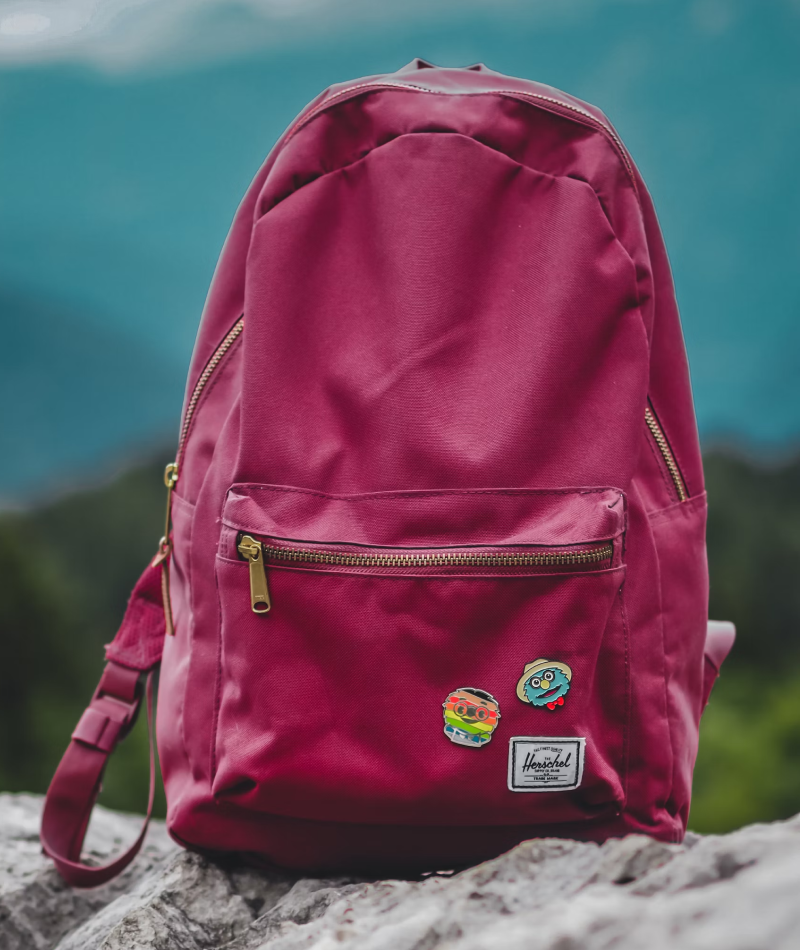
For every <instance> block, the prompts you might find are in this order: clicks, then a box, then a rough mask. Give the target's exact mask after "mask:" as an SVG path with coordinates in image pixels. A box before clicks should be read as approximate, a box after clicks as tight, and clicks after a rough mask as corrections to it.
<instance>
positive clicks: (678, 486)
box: [644, 406, 689, 501]
mask: <svg viewBox="0 0 800 950" xmlns="http://www.w3.org/2000/svg"><path fill="white" fill-rule="evenodd" d="M644 421H645V422H646V423H647V428H648V429H649V430H650V432H651V433H652V436H653V439H654V440H655V443H656V445H657V446H658V450H659V452H661V455H662V457H663V459H664V464H665V465H666V466H667V470H668V471H669V474H670V475H671V476H672V481H673V482H674V483H675V491H677V493H678V500H679V501H686V499H687V498H688V497H689V494H688V492H687V491H686V486H685V485H684V483H683V478H682V476H681V473H680V469H679V468H678V463H677V462H676V461H675V456H674V455H673V454H672V449H671V448H670V447H669V442H667V437H666V436H665V435H664V432H663V430H662V429H661V426H660V425H659V424H658V420H657V419H656V417H655V415H654V414H653V411H652V409H651V408H650V407H649V406H648V407H647V408H646V409H645V411H644Z"/></svg>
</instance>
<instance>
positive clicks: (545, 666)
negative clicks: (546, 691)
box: [517, 658, 572, 703]
mask: <svg viewBox="0 0 800 950" xmlns="http://www.w3.org/2000/svg"><path fill="white" fill-rule="evenodd" d="M541 670H561V672H562V673H563V674H564V676H566V678H567V680H571V679H572V670H571V669H570V668H569V667H568V666H567V664H566V663H561V662H560V661H559V660H545V659H544V658H542V659H539V660H534V661H533V663H528V664H526V666H525V669H524V670H523V671H522V676H521V677H520V679H519V682H518V683H517V696H519V698H520V699H521V700H522V701H523V703H526V702H527V701H528V698H527V697H526V695H525V693H524V690H523V687H524V686H525V684H526V683H527V682H528V680H529V679H530V678H531V677H532V676H535V675H536V674H537V673H539V672H540V671H541Z"/></svg>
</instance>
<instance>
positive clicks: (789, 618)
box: [689, 453, 800, 832]
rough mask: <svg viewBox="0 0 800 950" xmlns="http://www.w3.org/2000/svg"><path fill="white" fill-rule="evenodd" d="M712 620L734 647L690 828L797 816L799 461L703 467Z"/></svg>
mask: <svg viewBox="0 0 800 950" xmlns="http://www.w3.org/2000/svg"><path fill="white" fill-rule="evenodd" d="M705 470H706V487H707V490H708V511H709V518H708V560H709V570H710V574H711V604H710V610H709V613H710V615H711V616H712V617H715V618H717V619H719V620H732V621H733V622H734V623H735V624H736V633H737V638H736V644H735V646H734V649H733V651H732V653H731V655H730V657H729V658H728V659H727V660H726V662H725V665H724V667H723V669H722V676H721V677H720V679H719V680H718V682H717V684H716V685H715V686H714V691H713V693H712V696H711V702H710V703H709V705H708V708H707V709H706V712H705V714H704V715H703V720H702V724H701V729H700V752H699V755H698V758H697V767H696V769H695V776H694V789H693V792H694V795H693V802H692V811H691V815H690V817H689V826H690V827H691V828H692V829H693V830H695V831H702V832H723V831H730V830H732V829H734V828H738V827H741V826H742V825H744V824H747V823H749V822H753V821H769V820H772V819H777V818H786V817H788V816H790V815H793V814H795V813H796V812H798V811H800V636H798V634H800V584H799V583H798V578H800V461H795V462H793V463H792V464H790V465H785V466H781V467H779V468H762V467H759V466H756V465H752V464H750V463H748V462H746V461H744V460H743V459H739V458H732V457H731V456H729V455H724V454H717V453H715V454H710V455H708V456H706V458H705Z"/></svg>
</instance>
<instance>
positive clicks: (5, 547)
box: [0, 460, 165, 814]
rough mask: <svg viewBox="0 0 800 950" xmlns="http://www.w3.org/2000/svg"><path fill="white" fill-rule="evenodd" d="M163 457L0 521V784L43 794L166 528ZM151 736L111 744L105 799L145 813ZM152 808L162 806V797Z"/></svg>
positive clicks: (139, 733) (141, 731) (140, 728)
mask: <svg viewBox="0 0 800 950" xmlns="http://www.w3.org/2000/svg"><path fill="white" fill-rule="evenodd" d="M163 469H164V465H163V464H162V463H161V461H160V460H159V461H157V462H153V463H151V464H148V465H145V466H142V467H140V468H136V469H133V470H131V471H129V472H126V473H125V474H123V475H122V476H120V477H118V478H116V479H115V480H114V481H112V482H111V483H109V484H108V485H104V486H102V487H100V488H97V489H94V490H91V491H85V492H80V493H75V494H72V495H69V496H67V497H65V498H62V499H60V500H58V501H55V502H53V503H51V504H48V505H45V506H42V507H40V508H37V509H36V510H34V511H32V512H29V513H24V514H18V513H10V514H4V515H2V516H0V577H2V587H1V588H0V642H2V644H3V663H2V664H0V788H2V789H5V790H9V791H23V790H24V791H36V792H43V791H45V789H46V788H47V785H48V783H49V781H50V778H51V777H52V774H53V771H54V770H55V767H56V765H57V764H58V761H59V759H60V758H61V755H62V753H63V751H64V749H65V748H66V746H67V744H68V742H69V737H70V734H71V732H72V730H73V728H74V727H75V724H76V722H77V721H78V718H79V717H80V714H81V713H82V712H83V709H84V708H85V706H86V704H87V702H88V701H89V699H90V697H91V695H92V692H93V691H94V688H95V686H96V685H97V681H98V679H99V678H100V673H101V672H102V669H103V645H104V644H105V643H107V642H108V641H109V640H111V638H112V637H113V636H114V633H115V631H116V629H117V627H118V626H119V623H120V621H121V619H122V615H123V613H124V611H125V605H126V603H127V599H128V596H129V595H130V592H131V589H132V587H133V585H134V584H135V583H136V579H137V578H138V576H139V574H140V573H141V572H142V569H143V567H144V566H145V565H146V564H147V562H148V560H149V558H151V557H152V555H153V553H154V551H155V549H156V545H157V542H158V538H159V537H160V535H161V533H162V531H163V520H162V519H163V509H164V502H165V489H164V485H163V481H162V472H163ZM146 769H147V733H146V725H145V716H144V715H142V716H141V717H140V722H138V723H137V725H136V727H135V729H134V731H133V733H132V734H131V736H130V738H129V739H128V740H126V741H125V742H124V743H122V745H121V746H120V747H119V750H118V752H116V753H115V755H114V756H113V757H112V759H111V764H110V766H109V769H108V771H107V773H106V777H105V779H104V783H103V794H102V796H101V801H103V802H104V803H105V804H108V805H109V806H110V807H114V808H121V809H126V810H131V811H142V810H143V809H144V806H145V804H146V802H147V777H146ZM157 811H158V812H159V813H160V814H163V813H164V811H165V806H164V800H163V793H162V792H159V798H158V800H157Z"/></svg>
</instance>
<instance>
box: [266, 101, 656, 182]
mask: <svg viewBox="0 0 800 950" xmlns="http://www.w3.org/2000/svg"><path fill="white" fill-rule="evenodd" d="M357 89H370V90H371V91H372V92H390V91H392V90H394V89H399V90H400V91H401V92H422V93H425V94H426V95H431V96H454V97H455V96H458V97H464V98H476V97H478V96H496V97H497V98H507V99H514V100H515V101H517V102H521V103H522V104H523V105H526V106H533V108H538V109H540V110H542V111H543V112H549V113H550V114H551V115H553V114H555V115H559V116H561V118H565V119H571V120H572V121H573V122H577V123H578V124H579V125H582V126H583V127H584V128H588V129H591V130H592V131H593V132H599V133H600V134H601V135H602V136H603V138H604V139H606V141H607V142H608V143H609V144H610V145H611V147H612V149H613V150H614V152H615V153H616V154H617V157H618V158H619V159H621V161H622V165H623V167H624V168H625V172H626V174H627V175H628V178H629V179H630V183H631V186H632V188H633V193H634V195H635V196H636V199H637V201H638V200H639V190H638V187H637V185H636V177H635V175H634V174H633V166H632V165H631V162H630V159H629V157H628V155H627V152H626V150H625V147H624V146H623V144H622V140H621V139H620V138H619V136H618V135H617V133H616V132H615V131H614V130H613V129H611V128H610V127H609V126H607V125H605V124H604V123H603V122H601V121H600V120H599V119H597V118H595V117H594V116H593V115H592V114H591V113H589V112H585V111H584V110H583V109H581V108H580V107H578V106H573V105H571V104H569V103H566V102H561V101H560V100H559V99H556V98H555V96H552V97H551V96H545V95H543V94H541V93H525V92H522V91H520V90H517V89H490V90H483V91H481V92H456V93H453V92H445V91H443V90H439V89H429V88H427V87H426V86H416V85H413V84H412V83H395V82H386V83H377V82H366V83H359V84H358V85H355V86H350V87H349V89H346V90H344V89H343V90H342V91H341V93H336V94H335V95H334V96H331V97H330V98H329V99H327V100H325V101H323V102H321V103H320V104H319V105H318V106H316V108H314V109H312V110H311V111H310V112H308V113H306V114H305V115H304V116H301V117H300V118H299V119H298V120H297V122H296V123H295V125H294V126H293V127H292V128H291V129H290V130H289V132H288V133H287V135H286V138H285V139H284V142H283V145H284V146H286V145H287V144H288V143H289V141H291V139H292V138H294V136H295V135H296V134H297V133H298V132H299V131H300V130H301V129H303V128H305V126H306V125H308V124H309V123H310V122H312V121H313V120H314V119H315V118H317V116H319V115H321V114H322V113H323V112H326V111H327V110H328V109H330V108H331V107H333V100H334V99H335V98H336V97H337V96H339V97H340V98H341V104H344V103H346V102H350V101H351V99H355V98H357V97H358V96H359V95H365V93H356V94H355V95H351V93H354V92H355V90H357ZM553 107H555V110H563V112H561V111H554V108H553ZM565 113H566V114H565Z"/></svg>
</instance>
